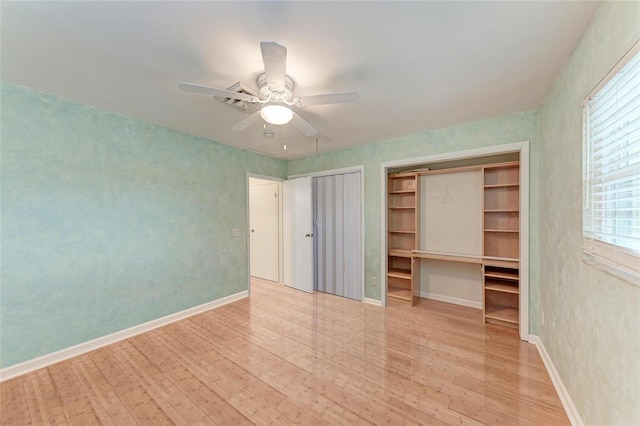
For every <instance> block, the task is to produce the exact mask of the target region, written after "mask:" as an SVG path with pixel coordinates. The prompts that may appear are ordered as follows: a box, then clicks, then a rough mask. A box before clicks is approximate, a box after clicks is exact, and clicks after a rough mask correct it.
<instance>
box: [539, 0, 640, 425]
mask: <svg viewBox="0 0 640 426" xmlns="http://www.w3.org/2000/svg"><path fill="white" fill-rule="evenodd" d="M638 39H640V2H638V1H634V2H617V1H616V2H605V3H603V4H602V6H601V7H600V8H599V9H598V11H597V13H596V15H595V17H594V19H593V22H592V23H591V25H590V27H589V29H588V30H587V32H586V33H585V35H584V36H583V38H582V40H581V41H580V43H579V45H578V46H577V48H576V49H575V51H574V52H573V54H572V56H571V58H570V59H569V61H568V62H567V63H566V64H565V66H564V68H563V69H562V71H561V73H560V75H559V76H558V78H557V80H556V82H555V84H554V87H553V89H552V91H551V93H550V95H549V96H548V97H547V99H546V100H545V102H544V104H543V106H542V107H541V109H540V137H541V150H542V153H541V159H542V161H541V168H540V176H541V190H540V194H541V199H540V201H541V209H540V212H541V221H540V223H541V229H540V230H541V243H540V252H541V254H542V256H541V264H540V266H541V269H540V271H541V273H540V295H541V297H540V310H541V312H543V313H544V315H545V325H544V327H541V328H540V333H539V334H540V337H541V339H542V341H543V343H544V345H545V347H546V348H547V351H548V352H549V355H550V356H551V358H552V359H553V362H554V364H555V366H556V368H557V370H558V372H559V374H560V376H561V377H562V381H563V382H564V385H565V386H566V388H567V390H568V392H569V393H570V394H571V397H572V399H573V401H574V403H575V405H576V408H577V409H578V411H579V412H580V415H581V416H582V418H583V420H584V421H585V423H586V424H589V425H604V424H607V425H614V424H615V425H638V424H640V362H639V360H640V288H639V287H635V286H633V285H630V284H628V283H625V282H623V281H621V280H619V279H617V278H614V277H612V276H610V275H608V274H606V273H604V272H602V271H600V270H598V269H595V268H594V267H592V266H589V265H587V264H586V263H584V262H583V261H582V255H581V245H582V220H581V218H582V198H581V197H582V192H581V191H582V168H581V167H582V128H581V126H582V115H581V114H582V111H581V103H582V100H583V99H584V98H585V96H586V95H587V94H588V93H589V92H590V91H591V89H592V88H593V87H594V86H595V85H596V84H597V83H598V82H599V81H600V79H602V78H603V77H604V76H605V74H606V73H607V72H608V71H609V70H610V69H611V67H613V65H614V64H616V62H618V60H619V59H620V58H621V57H622V56H623V55H624V54H625V53H626V52H627V50H628V49H629V48H631V46H632V45H633V43H634V42H635V41H636V40H638Z"/></svg>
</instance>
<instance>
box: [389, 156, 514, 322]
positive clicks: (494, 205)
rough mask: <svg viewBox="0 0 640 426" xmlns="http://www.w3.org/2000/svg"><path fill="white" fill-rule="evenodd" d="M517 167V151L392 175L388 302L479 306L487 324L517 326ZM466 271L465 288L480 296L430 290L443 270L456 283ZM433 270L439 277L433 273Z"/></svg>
mask: <svg viewBox="0 0 640 426" xmlns="http://www.w3.org/2000/svg"><path fill="white" fill-rule="evenodd" d="M519 164H520V163H519V158H518V154H517V153H514V154H505V155H499V156H492V157H485V158H478V159H471V160H464V161H454V162H447V163H439V164H426V165H424V166H420V167H415V166H414V167H413V168H411V169H409V170H407V169H404V170H403V169H399V170H391V171H390V172H389V174H388V176H387V179H388V181H387V209H388V211H387V250H388V252H387V271H388V272H387V296H388V297H389V298H392V299H397V300H402V301H404V302H407V303H409V304H411V305H412V306H413V305H414V304H415V303H418V302H419V300H420V297H432V298H435V299H438V298H440V300H445V301H453V302H452V303H461V304H468V305H469V306H474V307H477V308H480V307H481V308H482V311H483V318H484V321H485V322H491V323H497V324H501V325H505V326H511V327H518V324H519V305H520V285H519V282H520V253H519V247H520V167H519ZM463 264H467V265H463ZM464 268H466V270H469V271H472V272H469V273H470V274H471V277H470V278H468V279H467V281H464V280H463V281H462V282H461V284H460V286H467V287H469V288H468V290H467V291H468V292H469V293H468V294H472V295H475V294H478V295H479V294H480V293H481V296H479V297H476V296H472V297H467V298H469V299H474V300H465V298H464V297H463V298H456V297H450V296H446V295H438V294H435V293H433V292H429V286H431V287H432V288H437V287H438V281H443V275H442V271H443V270H444V271H445V274H447V271H450V275H452V276H453V277H454V279H455V276H456V275H457V274H458V273H459V272H460V270H463V269H464ZM469 268H471V269H469ZM434 270H436V271H437V273H438V274H440V275H433V274H430V272H433V271H434ZM466 270H465V271H466ZM421 271H422V272H423V279H422V280H421ZM474 271H475V272H474ZM462 273H466V272H464V271H463V272H462ZM465 279H466V278H465ZM444 282H448V281H446V280H444ZM455 286H457V284H453V285H452V286H451V287H452V288H451V290H452V291H455V290H456V289H455V288H453V287H455ZM425 288H427V290H426V291H425ZM434 291H436V292H437V290H434ZM440 291H441V290H440ZM446 291H448V290H445V291H444V292H445V293H446ZM441 292H442V291H441ZM478 298H479V299H480V300H477V299H478Z"/></svg>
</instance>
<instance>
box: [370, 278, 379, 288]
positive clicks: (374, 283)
mask: <svg viewBox="0 0 640 426" xmlns="http://www.w3.org/2000/svg"><path fill="white" fill-rule="evenodd" d="M371 285H372V286H374V287H375V286H377V285H378V277H373V278H371Z"/></svg>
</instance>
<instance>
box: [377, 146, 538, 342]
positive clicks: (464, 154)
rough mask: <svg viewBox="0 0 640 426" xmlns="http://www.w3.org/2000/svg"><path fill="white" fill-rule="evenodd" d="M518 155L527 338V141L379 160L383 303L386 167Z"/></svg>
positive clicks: (383, 298)
mask: <svg viewBox="0 0 640 426" xmlns="http://www.w3.org/2000/svg"><path fill="white" fill-rule="evenodd" d="M516 152H517V153H518V154H519V155H520V329H519V332H520V338H521V339H522V340H524V341H529V169H530V164H529V141H521V142H514V143H507V144H503V145H492V146H487V147H482V148H476V149H467V150H463V151H452V152H444V153H441V154H433V155H427V156H425V157H413V158H406V159H402V160H394V161H387V162H383V163H380V208H381V214H380V241H381V244H380V302H381V304H382V306H387V266H388V265H387V261H386V259H387V235H388V234H387V174H388V172H389V169H392V168H396V167H410V166H417V165H421V164H425V163H436V162H439V161H451V160H464V159H470V158H478V157H486V156H489V155H497V154H511V153H516Z"/></svg>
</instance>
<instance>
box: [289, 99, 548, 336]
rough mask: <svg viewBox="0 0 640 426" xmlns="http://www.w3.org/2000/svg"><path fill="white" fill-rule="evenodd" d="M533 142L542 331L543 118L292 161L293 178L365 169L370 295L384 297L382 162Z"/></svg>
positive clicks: (533, 266)
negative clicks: (380, 282)
mask: <svg viewBox="0 0 640 426" xmlns="http://www.w3.org/2000/svg"><path fill="white" fill-rule="evenodd" d="M524 140H528V141H530V151H529V152H530V167H531V168H530V176H529V178H530V206H531V207H530V212H529V214H530V223H529V226H530V241H529V250H530V270H531V274H530V277H529V287H530V296H529V297H530V300H529V317H530V328H531V330H532V333H534V334H535V333H536V332H537V327H538V309H537V307H538V290H537V286H538V279H537V277H538V269H539V264H538V257H539V256H538V244H539V242H538V210H537V206H538V199H539V198H538V164H539V159H538V156H539V154H538V146H537V145H538V116H537V112H535V111H531V112H524V113H519V114H513V115H506V116H502V117H498V118H493V119H488V120H482V121H476V122H473V123H468V124H463V125H460V126H455V127H450V128H447V129H442V130H437V131H432V132H427V133H423V134H419V135H411V136H405V137H402V138H397V139H393V140H389V141H384V142H378V143H374V144H369V145H364V146H359V147H355V148H351V149H346V150H342V151H337V152H330V153H326V154H322V155H318V156H315V157H307V158H302V159H299V160H293V161H290V162H289V166H288V167H289V175H296V174H301V173H307V172H314V171H320V170H330V169H338V168H342V167H349V166H355V165H364V169H365V195H364V207H365V280H366V281H365V283H366V284H365V296H366V297H369V298H372V299H380V286H376V287H373V286H371V278H372V277H374V276H376V277H379V275H380V268H381V265H382V264H381V259H380V244H381V241H380V232H381V231H380V213H381V212H380V202H381V199H380V196H381V188H380V164H381V163H383V162H387V161H392V160H401V159H407V158H412V157H424V156H427V155H433V154H439V153H444V152H454V151H460V150H465V149H473V148H480V147H485V146H491V145H500V144H505V143H512V142H520V141H524Z"/></svg>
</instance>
